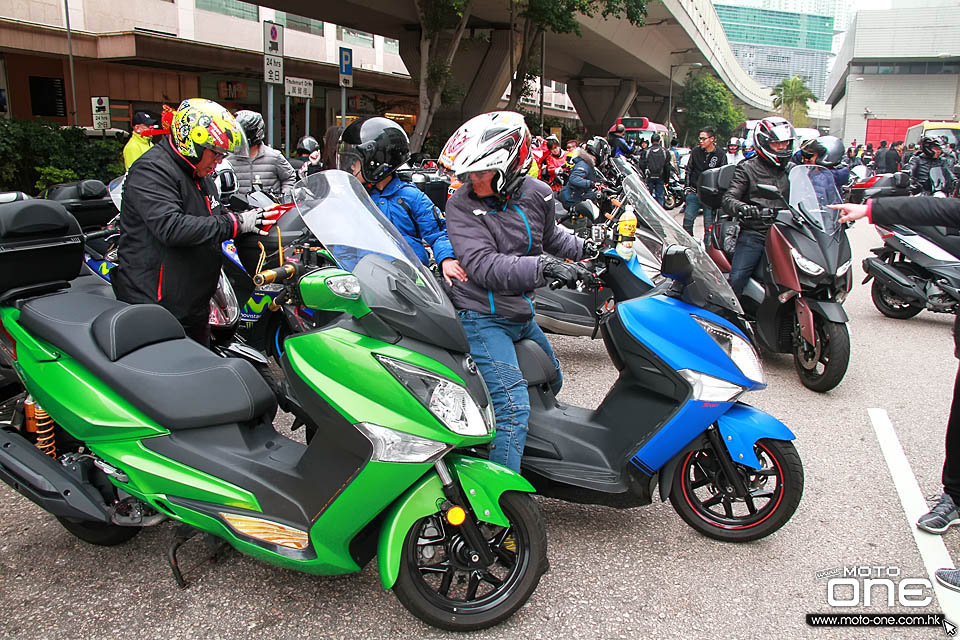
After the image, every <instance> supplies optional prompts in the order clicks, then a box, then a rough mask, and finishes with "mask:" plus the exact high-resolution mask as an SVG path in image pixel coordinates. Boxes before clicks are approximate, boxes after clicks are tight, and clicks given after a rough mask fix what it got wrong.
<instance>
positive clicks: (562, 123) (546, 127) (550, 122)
mask: <svg viewBox="0 0 960 640" xmlns="http://www.w3.org/2000/svg"><path fill="white" fill-rule="evenodd" d="M517 111H518V112H519V113H520V115H522V116H523V119H524V120H525V121H526V123H527V128H529V129H530V133H531V134H533V135H535V136H537V135H540V112H539V110H538V109H534V110H532V111H531V110H528V109H524V108H523V107H517ZM556 127H560V128H561V129H562V130H563V131H562V133H561V138H560V139H561V141H562V142H563V143H564V144H566V142H567V140H570V139H571V138H576V137H577V136H578V135H579V133H578V132H577V123H576V122H575V121H574V120H567V119H565V118H558V117H556V116H544V117H543V134H544V136H548V135H550V129H553V128H556Z"/></svg>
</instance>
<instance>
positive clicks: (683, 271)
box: [660, 244, 693, 282]
mask: <svg viewBox="0 0 960 640" xmlns="http://www.w3.org/2000/svg"><path fill="white" fill-rule="evenodd" d="M660 273H661V274H662V275H663V277H664V278H670V279H671V280H676V281H678V282H684V281H686V280H687V279H688V278H690V275H691V274H692V273H693V254H692V252H691V251H690V249H688V248H687V247H684V246H683V245H679V244H672V245H670V246H668V247H667V248H666V249H664V251H663V260H662V261H661V262H660Z"/></svg>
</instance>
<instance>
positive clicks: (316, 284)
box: [300, 267, 370, 318]
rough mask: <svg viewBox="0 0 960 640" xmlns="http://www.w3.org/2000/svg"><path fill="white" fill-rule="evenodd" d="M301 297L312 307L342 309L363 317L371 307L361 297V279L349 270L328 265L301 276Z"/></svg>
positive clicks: (332, 309)
mask: <svg viewBox="0 0 960 640" xmlns="http://www.w3.org/2000/svg"><path fill="white" fill-rule="evenodd" d="M300 297H301V299H302V300H303V304H305V305H306V306H307V307H309V308H311V309H320V310H323V311H340V312H343V313H346V314H349V315H351V316H353V317H354V318H362V317H363V316H365V315H367V314H368V313H370V307H368V306H367V305H366V303H365V302H364V301H363V300H361V299H360V281H359V280H357V277H356V276H355V275H353V274H352V273H350V272H349V271H344V270H343V269H337V268H334V267H328V268H325V269H318V270H316V271H313V272H312V273H308V274H307V275H305V276H303V277H302V278H300Z"/></svg>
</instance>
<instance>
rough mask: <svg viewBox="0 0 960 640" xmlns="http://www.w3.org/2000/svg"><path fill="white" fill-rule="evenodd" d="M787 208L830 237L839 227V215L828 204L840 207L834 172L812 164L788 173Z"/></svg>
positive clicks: (803, 165) (799, 166) (798, 166)
mask: <svg viewBox="0 0 960 640" xmlns="http://www.w3.org/2000/svg"><path fill="white" fill-rule="evenodd" d="M789 178H790V208H791V209H794V210H797V211H799V212H800V213H801V214H803V217H804V218H806V219H807V220H809V221H810V222H811V223H812V224H814V225H816V226H817V227H818V228H819V229H821V230H822V231H823V232H824V233H826V234H829V235H833V234H834V233H835V232H836V231H837V228H838V225H839V222H838V220H839V217H840V214H839V212H838V211H837V210H836V209H830V208H828V206H827V205H831V204H840V203H841V202H842V201H843V200H842V199H841V198H840V192H839V191H837V183H836V181H835V180H834V179H833V172H832V171H830V170H829V169H827V168H825V167H821V166H818V165H815V164H800V165H797V166H795V167H794V168H793V169H791V170H790V175H789Z"/></svg>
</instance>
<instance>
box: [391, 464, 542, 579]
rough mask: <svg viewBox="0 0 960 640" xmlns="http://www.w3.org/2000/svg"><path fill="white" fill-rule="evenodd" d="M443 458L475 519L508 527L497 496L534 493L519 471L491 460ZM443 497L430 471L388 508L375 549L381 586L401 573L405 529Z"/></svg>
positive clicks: (434, 508) (437, 479)
mask: <svg viewBox="0 0 960 640" xmlns="http://www.w3.org/2000/svg"><path fill="white" fill-rule="evenodd" d="M445 461H446V463H447V466H448V467H449V468H450V471H451V472H452V473H453V475H454V476H455V477H456V478H458V479H459V481H460V486H461V487H462V488H463V493H464V495H465V496H466V497H467V500H468V501H469V502H470V507H471V509H473V512H474V514H475V515H476V516H477V519H478V520H481V521H483V522H489V523H490V524H494V525H498V526H501V527H503V526H507V524H508V520H507V516H506V515H505V514H504V513H503V509H501V508H500V496H501V495H503V493H505V492H507V491H523V492H525V493H533V492H534V488H533V485H531V484H530V483H529V482H527V481H526V480H525V479H524V478H523V476H521V475H520V474H519V473H516V472H514V471H511V470H510V469H507V468H506V467H502V466H500V465H498V464H495V463H493V462H489V461H487V460H482V459H480V458H469V457H465V456H458V455H450V456H447V457H446V458H445ZM446 499H447V498H446V496H445V495H444V494H443V484H442V483H441V482H440V477H439V476H438V475H437V474H436V472H435V471H431V472H430V473H427V474H426V475H424V476H423V477H422V478H420V480H419V481H418V482H417V483H416V484H415V485H413V486H412V487H410V488H409V489H408V490H407V492H406V493H404V494H403V495H402V496H400V497H399V498H397V500H396V501H395V502H394V503H393V506H391V507H390V509H389V511H388V512H387V513H386V515H385V517H384V520H383V526H382V527H381V529H380V541H379V545H378V549H377V557H378V560H379V565H380V583H381V584H382V585H383V588H384V589H390V588H392V587H393V585H394V583H396V581H397V576H398V575H399V574H400V558H401V555H402V553H403V542H404V540H405V539H406V537H407V532H408V531H410V528H411V527H412V526H413V525H414V523H415V522H416V521H417V520H419V519H420V518H423V517H425V516H429V515H431V514H434V513H438V512H439V511H440V508H441V507H440V505H441V504H442V503H443V502H444V501H445V500H446Z"/></svg>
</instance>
